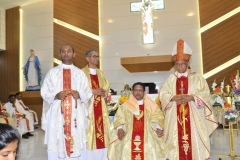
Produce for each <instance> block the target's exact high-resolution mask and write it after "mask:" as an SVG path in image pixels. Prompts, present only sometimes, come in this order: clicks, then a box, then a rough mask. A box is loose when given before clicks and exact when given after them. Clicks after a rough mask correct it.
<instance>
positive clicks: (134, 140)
mask: <svg viewBox="0 0 240 160" xmlns="http://www.w3.org/2000/svg"><path fill="white" fill-rule="evenodd" d="M163 121H164V116H163V113H162V111H161V110H160V108H159V107H158V105H157V104H156V103H155V102H154V101H152V100H151V98H150V97H148V96H147V95H146V94H145V86H144V84H143V83H141V82H137V83H135V84H133V87H132V94H131V95H130V97H129V100H127V101H126V102H124V103H123V104H122V106H119V107H118V111H117V113H116V114H115V117H114V131H113V135H112V136H111V137H112V138H111V141H110V144H109V147H108V158H109V160H130V159H146V160H161V159H164V160H165V159H166V158H165V155H166V154H167V153H168V149H167V146H166V145H165V143H164V141H163V137H162V136H163Z"/></svg>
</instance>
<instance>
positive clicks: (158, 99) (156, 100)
mask: <svg viewBox="0 0 240 160" xmlns="http://www.w3.org/2000/svg"><path fill="white" fill-rule="evenodd" d="M155 102H156V103H157V105H158V106H159V107H161V101H160V98H159V97H156V98H155Z"/></svg>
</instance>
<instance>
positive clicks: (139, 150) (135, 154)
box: [131, 105, 144, 160]
mask: <svg viewBox="0 0 240 160" xmlns="http://www.w3.org/2000/svg"><path fill="white" fill-rule="evenodd" d="M139 112H140V114H139V115H137V116H136V115H133V132H132V148H131V150H132V160H135V159H141V160H144V105H139Z"/></svg>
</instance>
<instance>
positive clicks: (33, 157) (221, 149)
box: [19, 127, 240, 160]
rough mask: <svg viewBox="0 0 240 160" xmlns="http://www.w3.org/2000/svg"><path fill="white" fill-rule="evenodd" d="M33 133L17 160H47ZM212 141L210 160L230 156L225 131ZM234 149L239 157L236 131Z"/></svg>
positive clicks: (38, 133)
mask: <svg viewBox="0 0 240 160" xmlns="http://www.w3.org/2000/svg"><path fill="white" fill-rule="evenodd" d="M33 133H34V137H30V138H29V139H22V141H21V146H20V158H19V160H47V151H46V149H47V148H46V146H45V145H44V144H43V138H44V131H43V130H41V129H40V127H39V128H38V129H36V130H35V131H34V132H33ZM239 134H240V133H239ZM212 140H213V144H212V145H211V157H212V160H218V159H219V158H218V155H219V154H227V155H228V154H230V149H229V133H228V132H227V131H226V132H225V135H223V131H222V129H218V130H216V131H215V132H214V134H213V137H212ZM234 147H235V154H236V155H238V156H240V136H237V132H236V131H234ZM228 159H230V158H222V160H228Z"/></svg>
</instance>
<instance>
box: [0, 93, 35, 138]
mask: <svg viewBox="0 0 240 160" xmlns="http://www.w3.org/2000/svg"><path fill="white" fill-rule="evenodd" d="M15 99H16V97H15V95H14V94H10V95H9V102H7V103H6V104H5V105H4V107H5V108H6V111H7V113H8V114H9V116H10V117H12V118H14V119H15V121H16V122H17V124H16V125H17V130H18V132H19V133H20V134H23V135H22V138H25V139H28V138H29V136H28V135H29V134H28V133H29V132H30V131H31V128H30V122H29V120H28V118H27V117H26V115H25V114H22V113H21V112H19V111H18V110H17V107H16V104H15Z"/></svg>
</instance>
